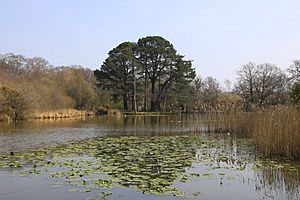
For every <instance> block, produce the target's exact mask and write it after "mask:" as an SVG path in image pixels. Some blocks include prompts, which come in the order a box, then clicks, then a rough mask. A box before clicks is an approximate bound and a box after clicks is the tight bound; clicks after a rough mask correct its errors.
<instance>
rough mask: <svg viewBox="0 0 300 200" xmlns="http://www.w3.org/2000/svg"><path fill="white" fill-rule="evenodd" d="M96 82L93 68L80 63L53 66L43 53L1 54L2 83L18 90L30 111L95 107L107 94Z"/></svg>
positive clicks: (0, 76)
mask: <svg viewBox="0 0 300 200" xmlns="http://www.w3.org/2000/svg"><path fill="white" fill-rule="evenodd" d="M95 83H96V79H95V76H94V73H93V71H92V70H90V69H84V68H83V67H81V66H66V67H53V66H52V65H50V64H49V62H48V61H47V60H45V59H43V58H40V57H33V58H26V57H24V56H22V55H15V54H11V53H9V54H4V55H0V86H1V85H2V87H8V88H10V89H11V90H13V91H18V93H20V96H22V98H24V99H25V100H26V102H27V107H28V112H30V111H32V110H35V111H47V110H56V109H62V108H76V109H86V110H93V109H95V107H97V106H99V105H100V104H102V105H103V104H105V103H106V102H107V99H105V98H106V96H107V95H106V94H104V91H100V90H99V89H97V88H96V86H95ZM14 94H16V93H14ZM11 100H12V99H11ZM2 112H4V111H3V109H2ZM0 114H1V111H0Z"/></svg>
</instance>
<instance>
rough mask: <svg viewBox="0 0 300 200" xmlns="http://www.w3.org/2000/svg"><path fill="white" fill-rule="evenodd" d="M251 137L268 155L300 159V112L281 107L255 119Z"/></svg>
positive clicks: (259, 114)
mask: <svg viewBox="0 0 300 200" xmlns="http://www.w3.org/2000/svg"><path fill="white" fill-rule="evenodd" d="M252 120H253V124H252V127H251V129H252V130H251V136H252V138H253V139H254V141H255V143H256V145H257V146H258V149H259V150H260V151H262V153H264V154H266V155H276V156H283V157H287V158H294V159H300V112H299V111H298V110H297V109H296V108H294V107H288V106H280V107H277V108H275V109H268V110H265V111H260V112H258V113H257V114H256V115H255V116H254V117H253V119H252Z"/></svg>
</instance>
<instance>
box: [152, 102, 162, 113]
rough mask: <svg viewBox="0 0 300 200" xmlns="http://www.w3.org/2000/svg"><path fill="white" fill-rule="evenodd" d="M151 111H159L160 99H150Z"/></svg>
mask: <svg viewBox="0 0 300 200" xmlns="http://www.w3.org/2000/svg"><path fill="white" fill-rule="evenodd" d="M151 111H152V112H157V111H160V101H158V100H154V101H151Z"/></svg>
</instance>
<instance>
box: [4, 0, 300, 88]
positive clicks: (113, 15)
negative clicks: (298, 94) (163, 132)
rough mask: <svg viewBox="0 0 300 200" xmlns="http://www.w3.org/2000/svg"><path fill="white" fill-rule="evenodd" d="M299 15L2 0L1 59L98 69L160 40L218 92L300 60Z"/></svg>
mask: <svg viewBox="0 0 300 200" xmlns="http://www.w3.org/2000/svg"><path fill="white" fill-rule="evenodd" d="M299 7H300V2H299V1H296V0H287V1H279V0H264V1H258V0H255V1H247V2H241V1H233V0H231V1H226V2H224V1H217V0H215V1H209V2H208V1H206V2H204V1H196V0H191V1H184V2H183V1H179V0H178V1H174V0H173V1H158V0H155V1H151V2H140V1H137V0H129V1H126V2H125V1H116V0H113V1H84V2H83V1H82V2H74V1H34V0H31V1H16V0H10V1H8V0H0V8H1V12H0V21H1V24H2V27H1V29H0V34H1V37H0V43H1V46H0V53H1V54H4V53H9V52H11V53H15V54H21V55H24V56H26V57H33V56H39V57H43V58H45V59H46V60H48V61H49V62H50V63H51V64H52V65H54V66H60V65H82V66H83V67H89V68H91V69H96V68H99V67H100V66H101V64H102V62H103V61H104V60H105V58H106V57H107V53H108V51H109V50H111V49H112V48H114V47H115V46H117V45H118V44H119V43H121V42H123V41H135V42H136V41H137V40H138V39H139V38H141V37H144V36H149V35H159V36H162V37H164V38H166V39H167V40H169V41H170V42H171V43H172V44H173V45H174V47H175V49H176V50H178V52H179V53H180V54H183V55H185V56H186V58H187V59H191V60H194V62H193V67H195V68H196V71H197V74H198V75H200V76H201V77H206V76H213V77H215V78H217V79H218V81H219V82H220V83H221V84H223V81H224V80H225V79H229V80H231V81H234V78H235V76H236V70H237V69H238V68H239V67H241V66H242V65H244V64H247V63H248V62H250V61H251V62H255V63H258V64H259V63H273V64H276V65H277V66H279V67H281V68H282V69H286V68H287V67H288V66H289V65H290V64H291V63H292V61H293V60H294V59H298V58H299V57H300V54H299V52H300V45H299V44H300V37H299V35H300V13H299V11H298V8H299Z"/></svg>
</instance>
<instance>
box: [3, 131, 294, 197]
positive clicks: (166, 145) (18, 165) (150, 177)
mask: <svg viewBox="0 0 300 200" xmlns="http://www.w3.org/2000/svg"><path fill="white" fill-rule="evenodd" d="M245 148H247V149H248V151H247V152H248V153H247V154H246V153H245V152H244V151H243V149H245ZM252 148H253V146H252V145H251V141H247V140H242V139H236V140H235V144H233V143H232V141H229V142H224V140H220V139H218V138H209V137H206V136H203V135H186V136H164V137H106V138H98V139H94V140H87V141H81V142H73V143H70V144H64V145H59V146H56V147H48V148H39V149H30V150H28V151H26V152H10V153H8V154H0V169H2V170H14V169H15V170H16V172H17V173H18V175H19V176H34V175H41V174H47V175H48V177H49V179H50V181H49V183H50V184H51V185H52V186H53V187H60V186H65V185H69V186H71V187H69V188H70V189H68V191H69V192H84V193H90V192H91V191H93V190H98V191H100V193H98V194H99V195H98V197H91V199H92V198H96V199H97V198H100V197H101V198H106V197H109V196H110V195H111V192H109V191H108V192H107V191H106V190H107V189H112V188H117V187H129V188H133V189H137V190H140V191H142V192H143V193H145V194H155V195H175V196H181V195H184V194H183V193H182V192H180V190H179V189H178V188H176V187H175V186H174V183H176V182H182V183H184V182H187V181H190V180H193V179H203V178H216V179H218V178H220V177H221V179H223V178H227V179H231V178H235V177H234V176H235V175H237V173H234V172H237V171H243V170H253V169H255V170H256V169H262V168H263V169H267V168H270V167H272V168H276V169H280V170H288V171H290V172H295V173H298V170H299V169H298V168H297V167H295V166H293V165H292V164H281V163H280V162H276V161H270V160H256V159H255V156H254V155H255V154H251V149H252ZM249 149H250V150H249ZM252 150H253V149H252ZM249 152H250V153H249ZM195 166H198V167H195ZM199 166H201V168H199ZM198 169H202V171H195V170H198ZM104 189H105V191H103V190H104ZM199 194H200V193H197V195H199Z"/></svg>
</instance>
